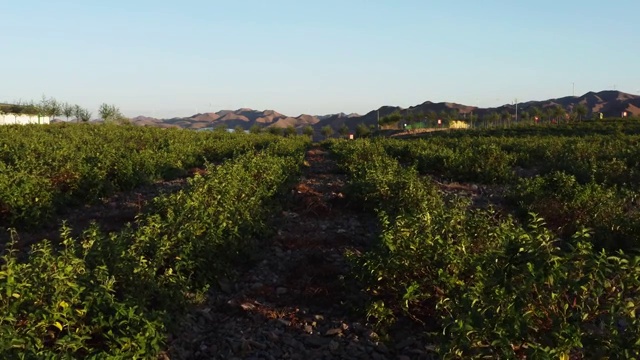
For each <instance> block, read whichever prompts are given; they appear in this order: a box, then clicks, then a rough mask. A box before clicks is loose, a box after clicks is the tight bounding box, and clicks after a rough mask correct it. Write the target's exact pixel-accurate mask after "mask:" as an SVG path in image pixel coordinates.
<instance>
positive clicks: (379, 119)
mask: <svg viewBox="0 0 640 360" xmlns="http://www.w3.org/2000/svg"><path fill="white" fill-rule="evenodd" d="M378 131H380V109H378Z"/></svg>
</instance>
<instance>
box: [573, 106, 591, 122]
mask: <svg viewBox="0 0 640 360" xmlns="http://www.w3.org/2000/svg"><path fill="white" fill-rule="evenodd" d="M575 110H576V114H577V115H578V120H579V121H582V118H583V117H585V116H587V112H588V110H587V107H586V106H584V104H578V105H577V106H576V109H575Z"/></svg>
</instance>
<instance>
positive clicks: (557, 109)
mask: <svg viewBox="0 0 640 360" xmlns="http://www.w3.org/2000/svg"><path fill="white" fill-rule="evenodd" d="M551 111H552V114H553V117H554V118H555V119H556V121H557V122H558V123H560V121H561V120H562V118H564V117H565V115H566V114H567V112H566V111H565V110H564V108H563V107H562V106H560V105H556V106H554V107H553V108H552V110H551Z"/></svg>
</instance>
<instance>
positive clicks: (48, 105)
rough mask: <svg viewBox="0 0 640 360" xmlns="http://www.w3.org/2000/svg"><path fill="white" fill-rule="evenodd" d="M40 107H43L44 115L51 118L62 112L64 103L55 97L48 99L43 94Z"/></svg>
mask: <svg viewBox="0 0 640 360" xmlns="http://www.w3.org/2000/svg"><path fill="white" fill-rule="evenodd" d="M40 107H41V108H42V115H46V116H48V117H49V119H51V120H53V119H54V118H55V117H56V116H60V115H61V114H62V104H60V103H59V102H58V101H57V100H56V99H54V98H49V99H47V98H45V97H44V96H43V97H42V100H41V102H40Z"/></svg>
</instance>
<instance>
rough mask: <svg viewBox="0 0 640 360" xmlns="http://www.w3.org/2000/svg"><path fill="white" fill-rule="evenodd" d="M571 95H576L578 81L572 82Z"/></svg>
mask: <svg viewBox="0 0 640 360" xmlns="http://www.w3.org/2000/svg"><path fill="white" fill-rule="evenodd" d="M571 96H573V97H575V96H576V83H574V82H572V83H571Z"/></svg>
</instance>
